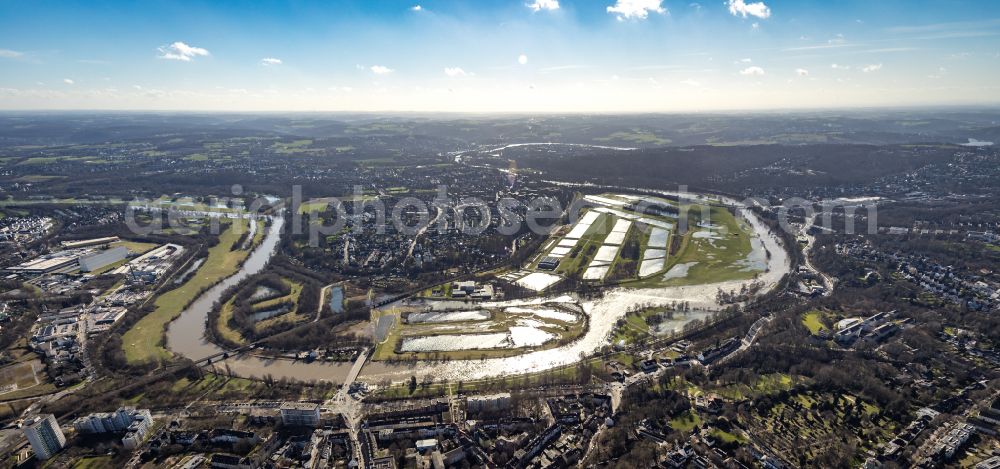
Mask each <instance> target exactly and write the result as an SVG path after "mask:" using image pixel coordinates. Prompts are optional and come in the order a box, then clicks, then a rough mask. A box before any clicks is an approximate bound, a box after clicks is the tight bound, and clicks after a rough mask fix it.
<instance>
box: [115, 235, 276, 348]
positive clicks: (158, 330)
mask: <svg viewBox="0 0 1000 469" xmlns="http://www.w3.org/2000/svg"><path fill="white" fill-rule="evenodd" d="M246 225H247V220H245V219H242V218H239V219H234V220H232V221H231V222H230V224H229V226H228V227H227V228H226V230H225V231H223V232H222V234H220V235H219V243H218V244H216V245H215V246H213V247H212V248H210V249H209V250H208V258H207V259H206V260H205V262H204V263H202V265H201V267H200V268H198V270H197V271H196V272H195V274H194V275H193V276H191V279H190V280H188V281H187V282H186V283H185V284H184V285H181V286H180V287H179V288H176V289H173V290H170V291H168V292H167V293H164V294H162V295H160V296H158V297H156V300H155V301H154V303H153V307H154V309H153V311H152V312H151V313H149V314H147V315H146V316H144V317H143V318H142V319H140V320H139V322H137V323H135V325H134V326H132V328H131V329H129V330H128V332H126V333H125V335H124V336H122V343H123V346H124V348H125V358H126V359H127V360H128V362H129V363H143V362H147V361H150V360H157V359H167V358H169V357H170V352H168V351H167V349H166V348H164V346H163V341H162V336H163V332H164V330H165V328H166V325H167V324H168V323H169V322H170V321H172V320H174V318H176V317H177V316H179V315H180V314H181V311H183V309H184V307H185V306H187V304H188V302H190V301H191V300H192V299H194V298H196V297H197V296H198V294H199V293H200V292H201V291H202V290H203V289H205V288H208V287H211V286H212V285H214V284H216V283H218V282H219V281H220V280H222V279H224V278H226V277H228V276H230V275H232V274H233V273H235V272H236V270H237V269H238V268H239V265H240V263H241V262H243V260H244V259H245V258H246V257H247V255H248V254H249V252H248V251H242V250H230V249H231V248H232V246H233V244H234V243H235V242H236V241H237V240H238V239H240V236H241V235H242V234H243V233H245V232H246V230H247V229H248V228H247V226H246ZM258 232H260V231H258Z"/></svg>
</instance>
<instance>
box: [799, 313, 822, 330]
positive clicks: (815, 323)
mask: <svg viewBox="0 0 1000 469" xmlns="http://www.w3.org/2000/svg"><path fill="white" fill-rule="evenodd" d="M802 324H803V325H805V326H806V328H807V329H809V333H810V334H812V335H819V333H820V332H821V331H825V330H827V329H826V326H825V325H824V324H823V313H821V312H819V311H810V312H808V313H806V314H804V315H803V316H802Z"/></svg>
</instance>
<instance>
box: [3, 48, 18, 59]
mask: <svg viewBox="0 0 1000 469" xmlns="http://www.w3.org/2000/svg"><path fill="white" fill-rule="evenodd" d="M23 55H24V53H23V52H18V51H16V50H10V49H0V57H3V58H5V59H16V58H18V57H21V56H23Z"/></svg>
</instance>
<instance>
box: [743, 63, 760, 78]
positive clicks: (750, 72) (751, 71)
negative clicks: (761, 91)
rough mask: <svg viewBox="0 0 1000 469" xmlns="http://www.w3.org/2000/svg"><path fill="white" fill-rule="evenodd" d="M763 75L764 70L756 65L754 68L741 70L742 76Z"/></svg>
mask: <svg viewBox="0 0 1000 469" xmlns="http://www.w3.org/2000/svg"><path fill="white" fill-rule="evenodd" d="M763 74H764V69H763V68H760V67H758V66H756V65H754V66H753V67H747V68H744V69H743V70H740V75H751V76H760V75H763Z"/></svg>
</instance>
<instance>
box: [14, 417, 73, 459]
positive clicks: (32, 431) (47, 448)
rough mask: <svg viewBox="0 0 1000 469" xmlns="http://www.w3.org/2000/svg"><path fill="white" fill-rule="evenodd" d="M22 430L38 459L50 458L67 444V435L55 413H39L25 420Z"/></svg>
mask: <svg viewBox="0 0 1000 469" xmlns="http://www.w3.org/2000/svg"><path fill="white" fill-rule="evenodd" d="M22 430H23V432H24V436H25V437H26V438H27V439H28V443H31V449H32V450H34V451H35V458H37V459H40V460H46V459H49V458H51V457H52V455H54V454H56V453H58V452H59V451H60V450H62V449H63V446H66V436H64V435H63V432H62V429H60V428H59V422H56V416H55V415H52V414H46V415H39V416H38V417H34V418H31V419H28V420H25V422H24V428H23V429H22Z"/></svg>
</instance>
